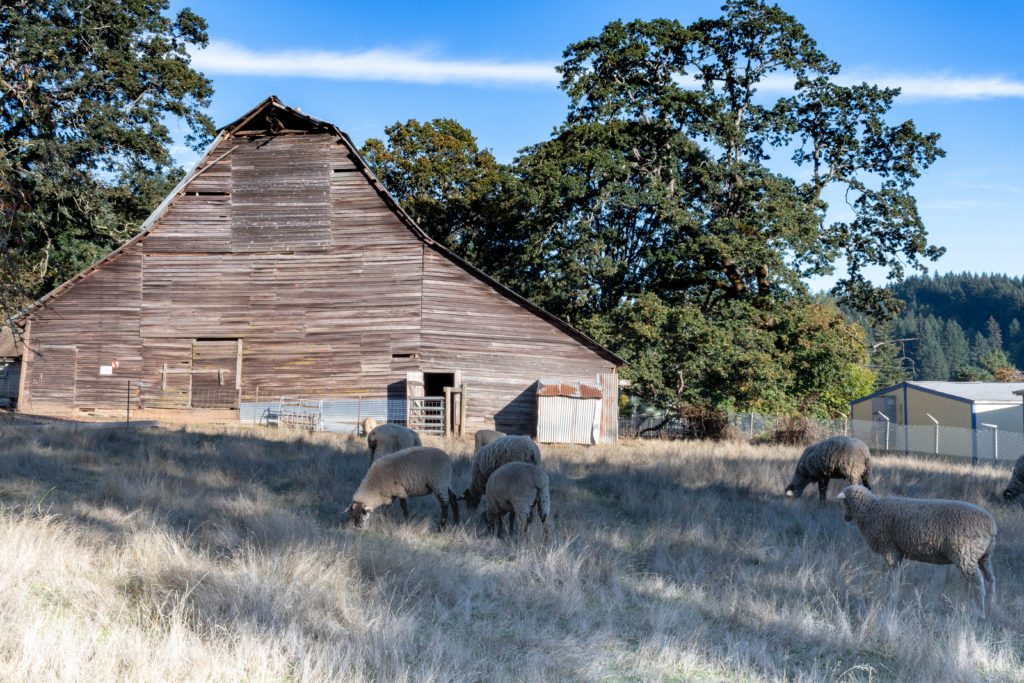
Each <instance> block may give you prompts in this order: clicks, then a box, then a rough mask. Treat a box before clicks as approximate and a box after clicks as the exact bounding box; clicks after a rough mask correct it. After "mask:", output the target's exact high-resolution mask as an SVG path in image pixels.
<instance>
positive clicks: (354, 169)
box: [331, 166, 359, 173]
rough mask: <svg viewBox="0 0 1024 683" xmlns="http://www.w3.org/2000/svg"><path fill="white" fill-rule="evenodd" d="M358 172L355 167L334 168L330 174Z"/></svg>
mask: <svg viewBox="0 0 1024 683" xmlns="http://www.w3.org/2000/svg"><path fill="white" fill-rule="evenodd" d="M358 170H359V169H358V168H356V167H355V166H352V167H351V168H334V169H331V172H332V173H354V172H356V171H358Z"/></svg>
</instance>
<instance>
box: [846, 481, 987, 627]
mask: <svg viewBox="0 0 1024 683" xmlns="http://www.w3.org/2000/svg"><path fill="white" fill-rule="evenodd" d="M836 498H837V499H838V500H841V501H843V505H844V507H845V509H846V521H847V522H855V523H856V524H857V529H859V530H860V535H861V536H863V537H864V540H865V541H867V544H868V547H869V548H871V550H872V551H874V552H876V553H878V554H880V555H881V556H882V557H883V558H884V559H885V563H886V565H887V566H888V567H889V570H890V572H891V573H892V586H891V594H892V597H893V599H895V598H896V596H897V594H898V592H899V575H898V573H897V570H898V569H899V566H900V564H901V563H902V562H903V560H904V559H908V560H916V561H918V562H928V563H931V564H953V565H956V566H957V567H958V568H959V569H960V571H961V572H963V574H964V576H966V577H967V580H968V581H969V582H970V583H971V585H972V586H973V587H974V589H975V594H976V597H977V602H978V607H979V609H980V613H981V618H984V617H985V599H986V593H987V597H988V604H989V605H992V604H993V602H994V601H995V595H996V579H995V575H994V574H993V573H992V550H993V549H994V548H995V544H996V521H995V519H993V518H992V515H991V514H989V512H988V511H987V510H985V509H984V508H981V507H979V506H977V505H973V504H971V503H965V502H962V501H957V500H941V499H936V498H920V499H915V498H896V497H887V498H880V497H878V496H876V495H875V494H873V493H871V491H869V490H868V489H866V488H864V487H863V486H847V487H846V488H845V489H843V491H842V492H841V493H840V494H839V495H838V496H836Z"/></svg>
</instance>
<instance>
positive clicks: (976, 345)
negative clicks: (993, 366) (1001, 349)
mask: <svg viewBox="0 0 1024 683" xmlns="http://www.w3.org/2000/svg"><path fill="white" fill-rule="evenodd" d="M991 350H992V345H991V344H990V343H989V340H988V337H986V336H985V335H983V334H982V333H981V332H975V333H974V341H973V342H971V364H972V365H975V366H980V365H981V358H982V356H984V355H986V354H987V353H988V352H989V351H991Z"/></svg>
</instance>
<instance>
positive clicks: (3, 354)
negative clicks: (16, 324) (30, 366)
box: [0, 327, 21, 358]
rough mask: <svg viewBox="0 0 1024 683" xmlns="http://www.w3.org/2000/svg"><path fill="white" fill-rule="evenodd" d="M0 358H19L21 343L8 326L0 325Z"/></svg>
mask: <svg viewBox="0 0 1024 683" xmlns="http://www.w3.org/2000/svg"><path fill="white" fill-rule="evenodd" d="M0 358H21V343H20V342H19V341H18V340H17V339H15V338H14V333H13V332H12V331H11V328H9V327H0Z"/></svg>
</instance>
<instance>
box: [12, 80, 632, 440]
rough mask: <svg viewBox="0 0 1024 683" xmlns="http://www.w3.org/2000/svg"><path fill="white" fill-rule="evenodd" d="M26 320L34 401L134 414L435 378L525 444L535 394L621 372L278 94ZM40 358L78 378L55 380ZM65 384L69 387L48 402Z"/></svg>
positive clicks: (335, 134)
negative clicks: (489, 272) (558, 382)
mask: <svg viewBox="0 0 1024 683" xmlns="http://www.w3.org/2000/svg"><path fill="white" fill-rule="evenodd" d="M22 319H23V321H24V322H25V323H26V335H27V336H28V339H29V344H30V346H33V348H35V349H36V351H37V353H36V352H31V353H29V354H28V356H29V360H28V362H27V363H26V364H27V365H28V370H27V372H25V373H23V376H27V379H28V382H27V384H26V385H25V391H23V400H22V405H33V404H40V405H41V404H44V403H45V404H62V405H65V406H66V405H69V404H70V405H74V406H85V405H95V406H101V405H107V404H109V405H123V403H124V400H125V399H124V380H125V378H127V377H132V378H137V379H138V382H137V384H138V385H141V386H140V388H139V389H138V391H137V396H136V398H135V399H134V400H137V401H138V403H139V405H140V406H141V407H147V406H148V407H166V408H194V407H202V404H204V399H202V398H201V397H199V394H201V393H203V392H206V393H207V395H208V396H209V398H208V399H205V403H206V404H208V405H213V404H217V403H218V402H219V401H220V398H219V397H223V396H227V397H232V396H233V397H234V398H233V399H231V400H232V402H233V404H234V405H237V403H238V401H239V400H240V399H239V397H241V396H244V395H245V394H247V393H253V392H259V393H260V394H261V395H263V396H273V395H285V394H291V395H295V394H300V393H301V394H309V395H339V394H360V395H382V396H386V395H399V394H402V393H403V392H405V391H406V390H407V389H406V386H405V385H406V380H407V378H408V376H409V373H428V374H429V373H431V372H440V373H447V375H446V376H450V377H451V378H452V379H453V380H454V379H456V378H457V379H458V380H459V381H461V382H463V383H467V384H469V385H470V386H471V387H473V389H472V391H474V394H473V396H474V397H475V400H474V403H476V404H477V408H478V409H479V410H478V414H477V415H475V416H473V417H474V418H475V419H476V421H477V422H479V423H481V424H490V425H493V424H503V425H504V426H505V427H506V428H508V427H509V426H510V425H513V423H515V425H518V426H519V430H520V431H527V430H528V424H527V423H529V421H530V420H531V419H532V418H531V416H530V415H531V411H533V410H534V409H533V408H532V405H533V403H532V401H530V400H527V399H526V398H524V397H525V396H526V395H527V394H528V393H529V391H528V389H529V386H530V383H531V382H535V381H536V379H538V378H539V377H540V376H541V375H544V376H559V375H567V376H568V377H579V378H580V379H583V380H585V381H591V382H592V381H594V379H595V376H596V375H597V374H601V373H605V374H607V373H614V372H615V371H616V368H617V367H618V366H619V365H621V363H622V361H621V360H620V359H618V358H617V357H616V356H615V355H614V354H612V353H611V352H610V351H608V350H607V349H605V348H604V347H602V346H600V345H599V344H597V343H596V342H594V341H593V340H591V339H589V338H587V337H586V336H585V335H583V334H582V333H580V332H578V331H577V330H575V329H573V328H572V327H570V326H569V325H568V324H566V323H565V322H563V321H561V320H559V319H558V318H556V317H554V316H552V315H550V314H548V313H546V312H545V311H543V310H542V309H540V308H538V307H537V306H535V305H534V304H532V303H530V302H529V301H526V300H525V299H523V298H522V297H519V296H518V295H516V294H515V293H513V292H511V291H510V290H508V289H507V288H505V287H503V286H502V285H500V284H499V283H497V282H496V281H494V280H493V279H491V278H489V277H488V276H486V275H485V274H483V273H482V272H480V271H479V270H477V269H475V268H473V267H472V266H471V265H469V264H468V263H466V262H464V261H463V260H462V259H460V258H458V257H457V256H455V255H454V254H452V253H451V252H449V251H447V250H446V249H444V248H443V247H442V246H440V245H438V244H436V243H435V242H434V241H433V240H431V239H430V238H429V237H428V236H427V235H426V234H425V233H424V232H423V231H422V230H421V229H420V228H419V226H417V225H416V224H415V223H414V222H413V221H412V220H411V219H410V218H409V217H408V216H407V215H406V214H405V213H404V212H403V211H402V210H401V208H400V207H399V206H398V204H397V202H395V200H394V199H393V198H392V197H391V196H390V195H389V194H388V193H387V191H386V190H385V189H384V188H383V186H382V185H381V184H380V182H379V181H378V180H377V178H376V177H375V176H374V174H373V173H372V171H371V170H370V169H369V168H368V166H367V165H366V163H365V162H364V161H363V160H362V159H361V157H360V156H359V154H358V152H357V150H356V148H355V146H354V145H353V144H352V142H351V140H350V139H349V138H348V137H347V136H346V135H345V134H344V133H342V132H341V131H339V130H338V129H337V128H336V127H335V126H333V125H332V124H329V123H326V122H324V121H321V120H319V119H316V118H314V117H310V116H308V115H306V114H303V113H301V112H299V111H298V110H295V109H292V108H289V107H286V106H285V105H283V104H281V103H280V101H278V100H277V98H275V97H270V98H268V99H267V100H265V101H264V102H262V103H261V104H260V105H259V106H257V107H256V108H254V109H253V110H252V111H250V112H249V113H247V114H246V115H245V116H243V117H241V118H240V119H239V120H237V121H235V122H234V123H232V124H230V125H228V126H226V127H225V128H223V129H222V130H221V131H220V134H219V135H218V137H217V139H216V140H215V141H214V143H213V145H211V147H210V149H209V150H208V151H207V153H206V154H205V156H204V157H203V159H202V160H201V161H200V162H199V163H198V164H197V165H196V167H195V169H194V170H193V171H192V172H191V173H190V174H189V175H188V176H187V177H186V178H185V179H184V180H183V181H182V183H181V184H179V186H178V187H177V188H176V189H175V190H174V192H172V194H171V195H170V196H169V197H168V198H167V199H165V201H164V202H163V203H162V204H161V205H160V206H159V207H158V208H157V210H156V211H154V213H153V215H152V216H151V217H150V218H149V219H148V220H147V221H146V222H145V223H144V224H143V226H142V230H141V231H140V233H139V234H138V235H137V236H136V237H135V238H133V239H132V240H131V241H130V242H128V243H126V244H125V245H124V246H122V247H121V248H119V249H118V250H116V251H115V252H113V253H112V254H110V255H108V256H107V257H106V258H104V259H102V260H101V261H100V262H98V263H97V264H94V265H93V266H91V267H90V268H89V269H87V270H86V271H83V273H80V274H79V275H77V276H76V277H75V278H72V280H70V281H69V282H67V283H65V284H64V285H61V286H60V287H58V288H57V289H55V290H54V291H53V292H51V293H50V294H48V295H47V296H46V297H44V298H43V299H41V300H40V301H38V302H36V304H35V305H34V306H32V307H31V308H30V309H28V310H27V311H26V312H25V313H24V314H23V316H22ZM33 342H34V344H33ZM47 347H54V348H55V347H67V348H64V349H63V350H62V351H59V350H54V351H52V352H51V353H50V354H49V355H50V356H51V357H53V358H57V356H59V355H61V354H63V356H70V355H72V354H73V355H74V356H75V362H74V365H73V367H72V365H71V364H70V361H68V360H67V359H66V358H63V356H61V362H60V364H59V367H57V366H56V365H55V366H54V367H52V368H50V367H48V366H47V362H48V361H46V360H45V357H44V356H45V354H44V351H45V350H46V348H47ZM114 360H116V361H117V369H116V372H114V373H110V372H109V371H108V370H106V369H104V368H107V367H109V366H110V365H111V363H112V361H114ZM531 365H532V366H533V367H532V368H530V370H529V372H528V373H527V372H526V371H525V370H524V368H526V367H530V366H531ZM58 370H59V371H60V372H63V373H64V375H63V378H62V379H61V380H60V382H62V383H58V386H59V387H63V388H58V389H56V390H54V389H47V390H44V389H42V387H43V385H45V384H48V383H49V382H50V379H49V378H50V377H51V376H52V375H53V373H54V372H56V371H58ZM101 373H103V374H101ZM510 391H513V392H514V393H515V395H513V396H510V395H509V392H510Z"/></svg>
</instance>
